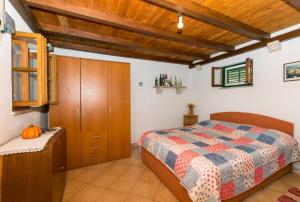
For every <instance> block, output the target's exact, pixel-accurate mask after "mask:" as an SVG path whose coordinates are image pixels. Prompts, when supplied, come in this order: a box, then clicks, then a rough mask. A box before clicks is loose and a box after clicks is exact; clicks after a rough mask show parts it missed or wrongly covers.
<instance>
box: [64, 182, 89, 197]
mask: <svg viewBox="0 0 300 202" xmlns="http://www.w3.org/2000/svg"><path fill="white" fill-rule="evenodd" d="M87 186H88V185H87V184H84V183H81V182H75V181H67V183H66V187H65V192H64V200H69V199H70V198H71V197H72V196H74V195H75V194H77V193H78V192H79V191H81V190H82V189H84V188H85V187H87Z"/></svg>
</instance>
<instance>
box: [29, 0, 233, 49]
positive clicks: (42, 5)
mask: <svg viewBox="0 0 300 202" xmlns="http://www.w3.org/2000/svg"><path fill="white" fill-rule="evenodd" d="M25 1H26V2H27V4H28V5H29V6H31V7H34V8H39V9H42V10H46V11H49V12H55V13H58V14H61V15H67V16H72V17H75V18H79V19H82V20H88V21H92V22H97V23H102V24H105V25H107V26H110V27H116V28H119V29H124V30H128V31H131V32H136V33H139V34H144V35H148V36H152V37H158V38H161V39H165V40H171V41H176V42H179V43H183V44H186V45H192V46H197V47H200V48H204V47H206V48H211V49H214V50H222V51H232V50H234V47H233V46H230V45H227V44H223V43H218V42H214V41H210V40H206V39H200V38H197V37H194V36H190V35H182V34H178V33H176V32H170V31H166V30H164V29H159V28H156V27H153V26H148V25H145V24H142V23H137V22H135V21H133V20H130V19H126V18H122V17H119V16H116V15H110V14H108V13H105V12H101V11H97V10H94V9H90V8H86V7H82V6H75V5H74V4H70V3H66V2H63V1H57V0H25Z"/></svg>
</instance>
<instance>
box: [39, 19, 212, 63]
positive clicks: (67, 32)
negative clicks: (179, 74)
mask: <svg viewBox="0 0 300 202" xmlns="http://www.w3.org/2000/svg"><path fill="white" fill-rule="evenodd" d="M42 29H43V30H44V31H45V32H46V33H51V34H58V35H64V36H73V37H78V38H82V39H90V40H95V41H99V42H106V43H111V44H115V45H118V46H121V47H124V48H127V49H129V50H133V51H137V50H141V51H145V52H147V53H149V54H154V55H155V54H161V53H163V54H167V55H168V56H172V55H180V56H186V57H190V58H191V57H194V58H198V59H208V58H209V55H203V54H199V53H193V52H191V53H189V52H186V51H182V50H174V49H169V48H164V47H159V48H156V47H153V46H150V45H149V44H141V43H135V42H133V41H131V40H125V39H121V38H115V37H111V36H108V35H101V34H99V33H97V34H95V33H91V32H86V31H81V30H77V29H72V28H66V27H60V26H55V25H48V24H42ZM50 38H51V37H50Z"/></svg>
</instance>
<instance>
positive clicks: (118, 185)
mask: <svg viewBox="0 0 300 202" xmlns="http://www.w3.org/2000/svg"><path fill="white" fill-rule="evenodd" d="M136 183H137V181H136V180H131V179H126V178H125V179H123V178H119V179H117V180H116V181H115V182H114V183H113V185H112V186H111V187H110V189H112V190H115V191H119V192H124V193H129V192H131V191H132V189H133V187H134V185H136Z"/></svg>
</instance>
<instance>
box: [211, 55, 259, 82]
mask: <svg viewBox="0 0 300 202" xmlns="http://www.w3.org/2000/svg"><path fill="white" fill-rule="evenodd" d="M220 74H221V75H220ZM246 85H253V60H252V59H250V58H247V59H246V61H245V62H241V63H237V64H233V65H228V66H225V67H213V68H212V86H213V87H218V86H220V87H234V86H246Z"/></svg>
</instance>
